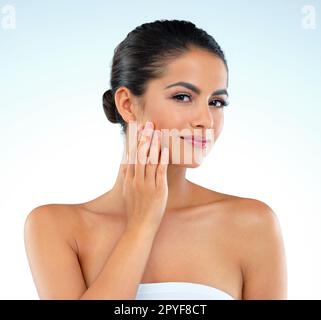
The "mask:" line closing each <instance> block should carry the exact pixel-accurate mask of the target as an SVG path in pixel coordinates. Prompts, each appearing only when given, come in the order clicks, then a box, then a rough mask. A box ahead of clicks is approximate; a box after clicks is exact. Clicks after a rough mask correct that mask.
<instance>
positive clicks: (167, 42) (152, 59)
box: [103, 20, 228, 133]
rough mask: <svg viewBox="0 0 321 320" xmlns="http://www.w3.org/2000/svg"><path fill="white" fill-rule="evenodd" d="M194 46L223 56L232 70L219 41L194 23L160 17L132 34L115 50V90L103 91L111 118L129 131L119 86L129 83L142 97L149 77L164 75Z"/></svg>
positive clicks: (105, 105) (113, 74) (113, 81)
mask: <svg viewBox="0 0 321 320" xmlns="http://www.w3.org/2000/svg"><path fill="white" fill-rule="evenodd" d="M193 46H194V47H197V48H201V49H204V50H207V51H208V52H211V53H213V54H214V55H216V56H217V57H219V58H220V59H222V61H223V62H224V64H225V66H226V69H227V71H228V67H227V62H226V60H225V56H224V53H223V51H222V50H221V48H220V46H219V45H218V43H217V42H216V41H215V39H214V38H213V37H212V36H210V35H209V34H207V33H206V31H204V30H202V29H199V28H197V27H196V26H195V24H194V23H192V22H189V21H185V20H156V21H154V22H149V23H144V24H142V25H140V26H138V27H136V28H135V29H134V30H133V31H131V32H130V33H128V34H127V37H126V38H125V39H124V40H123V41H122V42H121V43H119V45H118V46H117V47H116V48H115V50H114V56H113V60H112V69H111V77H110V86H111V89H110V90H107V91H106V92H105V93H104V94H103V108H104V112H105V114H106V116H107V118H108V120H109V121H111V122H113V123H120V124H121V127H122V131H123V133H125V132H126V129H127V123H126V122H125V121H124V119H123V118H122V116H121V115H120V114H119V112H118V110H117V108H116V104H115V100H114V94H115V92H116V91H117V89H118V88H119V87H121V86H125V87H126V88H128V89H129V90H130V91H131V93H132V94H133V95H134V96H137V97H140V96H142V95H143V94H144V93H145V90H146V86H147V82H148V81H149V80H151V79H156V78H160V77H162V75H163V74H164V72H165V67H166V64H167V63H168V62H169V61H170V60H171V59H174V58H177V57H179V56H180V55H181V54H183V53H185V52H187V51H188V50H189V49H190V48H192V47H193Z"/></svg>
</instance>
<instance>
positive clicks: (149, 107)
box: [25, 20, 287, 299]
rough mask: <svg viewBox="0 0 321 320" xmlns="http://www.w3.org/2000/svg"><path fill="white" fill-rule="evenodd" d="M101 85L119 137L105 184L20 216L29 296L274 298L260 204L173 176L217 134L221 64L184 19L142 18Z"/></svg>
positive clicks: (223, 78) (223, 79) (274, 256)
mask: <svg viewBox="0 0 321 320" xmlns="http://www.w3.org/2000/svg"><path fill="white" fill-rule="evenodd" d="M110 84H111V89H110V90H108V91H107V92H105V94H104V95H103V107H104V111H105V114H106V116H107V118H108V119H109V120H110V121H111V122H113V123H120V125H121V127H122V133H123V135H124V142H125V144H124V157H123V161H122V163H121V164H120V166H119V172H118V176H117V179H116V181H115V183H114V186H113V188H112V189H111V190H109V191H107V192H106V193H104V194H102V195H100V196H99V197H97V198H95V199H93V200H91V201H88V202H85V203H80V204H47V205H42V206H39V207H37V208H35V209H34V210H32V212H31V213H29V215H28V217H27V219H26V222H25V246H26V252H27V256H28V261H29V264H30V268H31V272H32V275H33V279H34V281H35V285H36V288H37V291H38V294H39V297H40V298H41V299H135V298H136V299H171V298H175V299H286V295H287V276H286V261H285V252H284V246H283V240H282V235H281V230H280V226H279V222H278V219H277V217H276V215H275V213H274V212H273V211H272V209H271V208H270V207H269V206H268V205H267V204H265V203H264V202H262V201H259V200H256V199H251V198H242V197H238V196H233V195H229V194H223V193H220V192H217V191H214V190H209V189H206V188H204V187H202V186H200V185H197V184H194V183H192V182H190V181H189V180H187V179H186V178H185V173H186V168H194V167H197V166H198V165H200V163H201V159H202V156H203V155H204V154H205V155H206V154H207V153H206V152H207V151H209V150H210V149H211V147H212V146H213V144H214V143H215V141H216V140H217V139H218V137H219V135H220V132H221V130H222V128H223V119H224V107H225V106H226V105H227V104H228V101H227V99H228V92H227V88H228V67H227V63H226V60H225V57H224V53H223V51H222V50H221V48H220V46H219V45H218V44H217V42H216V41H215V40H214V39H213V37H211V36H210V35H208V34H207V33H206V32H205V31H204V30H202V29H199V28H197V27H196V26H195V25H194V24H193V23H191V22H188V21H181V20H157V21H154V22H152V23H145V24H143V25H141V26H139V27H137V28H136V29H135V30H133V31H132V32H130V33H129V34H128V35H127V37H126V38H125V39H124V40H123V41H122V42H121V43H120V44H119V45H118V46H117V48H116V50H115V52H114V57H113V61H112V71H111V79H110ZM136 124H138V126H139V130H138V135H136V133H137V128H136V127H135V125H136ZM143 128H144V130H143V131H142V129H143ZM166 130H171V131H170V134H168V131H166ZM172 132H174V133H172ZM165 147H167V148H168V152H166V148H165ZM183 155H185V156H189V155H192V161H186V158H185V157H183ZM189 159H190V157H189ZM137 160H138V161H137ZM213 165H215V163H213Z"/></svg>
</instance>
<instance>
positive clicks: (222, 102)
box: [211, 99, 228, 108]
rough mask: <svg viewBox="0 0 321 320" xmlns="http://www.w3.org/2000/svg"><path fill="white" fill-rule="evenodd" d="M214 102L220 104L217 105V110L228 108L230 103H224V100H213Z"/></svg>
mask: <svg viewBox="0 0 321 320" xmlns="http://www.w3.org/2000/svg"><path fill="white" fill-rule="evenodd" d="M212 102H214V103H215V102H216V103H218V105H217V104H216V105H215V107H217V108H222V107H226V106H227V105H228V103H227V102H226V101H224V100H218V99H215V100H213V101H212ZM212 102H211V103H212Z"/></svg>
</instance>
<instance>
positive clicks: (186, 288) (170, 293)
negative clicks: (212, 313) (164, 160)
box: [136, 281, 234, 300]
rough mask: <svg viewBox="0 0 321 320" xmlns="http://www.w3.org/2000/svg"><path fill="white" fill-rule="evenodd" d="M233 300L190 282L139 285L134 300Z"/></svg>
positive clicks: (220, 292)
mask: <svg viewBox="0 0 321 320" xmlns="http://www.w3.org/2000/svg"><path fill="white" fill-rule="evenodd" d="M158 299H159V300H166V299H168V300H203V299H204V300H234V298H233V297H232V296H231V295H230V294H228V293H226V292H225V291H222V290H220V289H217V288H214V287H211V286H208V285H205V284H200V283H192V282H174V281H171V282H151V283H140V284H139V286H138V290H137V294H136V300H158Z"/></svg>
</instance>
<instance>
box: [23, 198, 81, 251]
mask: <svg viewBox="0 0 321 320" xmlns="http://www.w3.org/2000/svg"><path fill="white" fill-rule="evenodd" d="M77 224H79V214H78V210H77V206H76V205H73V204H44V205H39V206H37V207H35V208H33V209H32V210H31V211H30V212H29V213H28V215H27V217H26V219H25V224H24V230H25V233H26V231H27V230H28V231H29V230H31V231H32V233H41V234H46V233H47V234H55V235H56V238H57V239H58V238H59V239H64V240H66V242H67V243H68V244H70V245H71V246H72V247H73V248H74V249H75V250H76V249H77V248H76V247H75V240H74V230H75V229H76V228H75V227H76V226H77ZM29 233H30V232H29Z"/></svg>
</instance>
